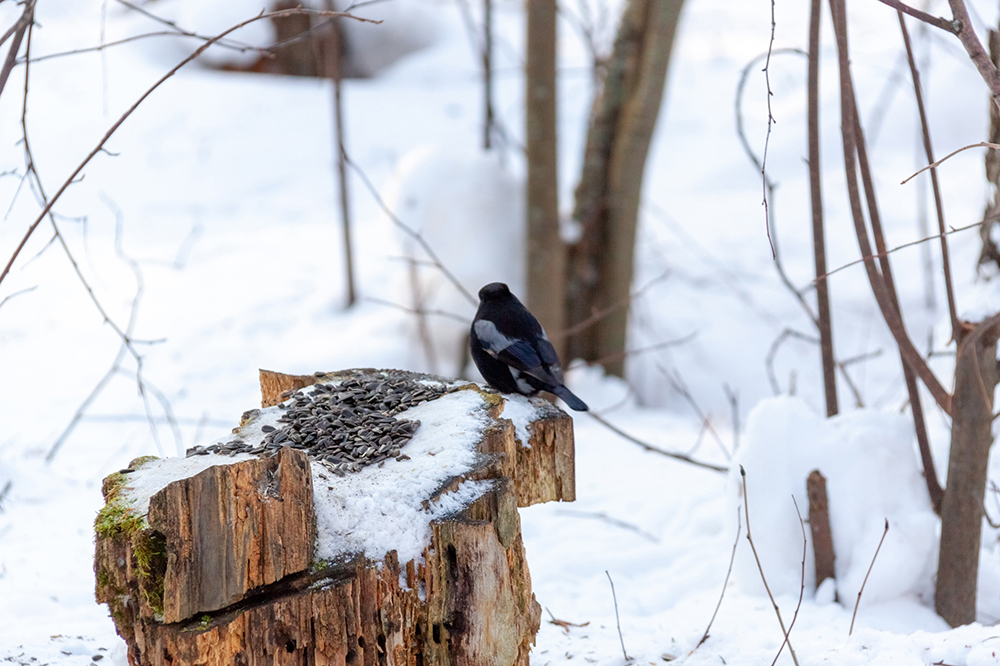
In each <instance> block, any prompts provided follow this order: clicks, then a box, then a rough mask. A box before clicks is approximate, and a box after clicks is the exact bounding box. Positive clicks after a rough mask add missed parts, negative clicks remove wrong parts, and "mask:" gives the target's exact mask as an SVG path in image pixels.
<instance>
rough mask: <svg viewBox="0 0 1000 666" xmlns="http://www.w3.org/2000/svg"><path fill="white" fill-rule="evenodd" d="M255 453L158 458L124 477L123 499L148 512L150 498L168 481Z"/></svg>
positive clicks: (137, 509) (242, 459)
mask: <svg viewBox="0 0 1000 666" xmlns="http://www.w3.org/2000/svg"><path fill="white" fill-rule="evenodd" d="M253 458H254V456H251V455H247V454H238V455H235V456H223V455H218V454H209V455H206V456H194V457H191V458H160V459H157V460H151V461H149V462H147V463H146V464H144V465H142V466H141V467H140V468H139V469H138V470H137V471H135V472H132V473H131V474H129V475H128V476H127V481H126V483H125V485H123V486H122V499H123V500H125V501H127V502H130V503H131V504H132V505H133V506H134V507H135V509H136V512H137V513H138V514H139V515H143V516H144V515H146V514H148V513H149V500H150V499H151V498H152V497H153V495H155V494H156V493H158V492H160V491H161V490H163V489H164V488H166V487H167V486H168V485H169V484H171V483H173V482H174V481H179V480H180V479H187V478H189V477H192V476H194V475H195V474H198V473H199V472H203V471H205V470H206V469H208V468H209V467H215V466H217V465H232V464H233V463H238V462H243V461H244V460H253Z"/></svg>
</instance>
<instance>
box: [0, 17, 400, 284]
mask: <svg viewBox="0 0 1000 666" xmlns="http://www.w3.org/2000/svg"><path fill="white" fill-rule="evenodd" d="M294 14H313V15H318V16H331V15H332V16H344V17H348V18H352V19H354V20H357V21H363V22H367V23H381V21H376V20H372V19H365V18H360V17H357V16H353V15H351V14H347V13H344V12H332V13H331V12H325V11H317V10H311V9H303V8H301V7H299V8H295V9H285V10H280V11H276V12H261V13H260V14H258V15H257V16H254V17H253V18H249V19H247V20H245V21H241V22H240V23H237V24H236V25H234V26H232V27H230V28H228V29H227V30H225V31H223V32H222V33H220V34H218V35H216V36H215V37H212V38H211V39H209V40H207V41H205V43H204V44H202V45H201V46H199V47H198V48H197V49H195V51H194V52H193V53H192V54H191V55H189V56H187V57H186V58H184V59H183V60H181V61H180V62H179V63H178V64H177V65H175V66H174V67H173V68H172V69H170V71H168V72H167V73H166V74H164V75H163V76H162V77H160V79H159V80H157V81H156V83H154V84H153V85H152V86H150V87H149V89H147V90H146V92H144V93H143V94H142V95H141V96H140V97H139V99H137V100H136V101H135V103H134V104H132V106H130V107H129V108H128V110H126V111H125V113H123V114H122V115H121V117H120V118H118V120H116V121H115V122H114V124H113V125H112V126H111V127H110V129H108V131H107V132H106V133H105V134H104V136H103V137H102V138H101V140H100V141H99V142H98V143H97V146H96V147H94V149H93V150H91V151H90V153H89V154H88V155H87V156H86V157H85V158H84V159H83V161H82V162H81V163H80V164H79V165H78V166H77V167H76V168H75V169H74V170H73V172H72V173H71V174H70V175H69V177H68V178H67V179H66V180H65V182H63V184H62V185H61V186H60V187H59V189H58V190H56V192H55V194H54V195H53V196H52V198H51V199H50V200H49V202H48V203H47V204H46V205H45V208H44V209H43V210H42V211H41V213H39V214H38V217H37V218H36V219H35V221H34V222H32V223H31V226H29V227H28V230H27V231H26V232H25V234H24V236H23V238H22V239H21V242H20V243H19V244H18V246H17V248H15V250H14V252H13V254H12V255H11V257H10V260H9V261H8V262H7V265H6V266H5V267H4V269H3V271H2V272H0V283H2V282H3V280H4V278H6V277H7V274H8V273H10V269H11V267H12V266H13V265H14V262H15V261H16V260H17V257H18V255H20V253H21V251H22V250H23V249H24V246H25V245H26V244H27V243H28V239H30V238H31V236H32V235H33V234H34V233H35V230H36V229H37V228H38V225H39V224H41V223H42V220H44V219H45V218H46V216H47V215H48V214H49V211H50V210H52V206H53V205H55V203H56V201H58V200H59V198H60V197H62V195H63V193H64V192H65V191H66V189H67V188H69V186H70V185H72V184H73V183H74V182H75V181H76V180H77V177H78V176H79V175H80V173H81V172H82V171H83V169H84V168H85V167H86V166H87V164H89V163H90V161H91V160H92V159H94V157H95V156H96V155H97V154H98V153H100V152H101V151H102V150H104V145H105V144H106V143H107V142H108V140H109V139H110V138H111V136H112V135H113V134H114V133H115V132H116V131H117V130H118V128H119V127H121V125H122V124H123V123H124V122H125V121H126V120H128V118H129V116H131V115H132V114H133V113H134V112H135V110H136V109H138V108H139V105H140V104H142V103H143V102H144V101H145V100H146V98H147V97H149V96H150V95H151V94H152V93H153V91H155V90H156V89H157V88H159V87H160V86H161V85H163V83H165V82H166V81H167V80H168V79H170V78H171V77H172V76H173V75H174V74H176V73H177V72H178V71H179V70H180V69H181V68H182V67H184V66H185V65H187V64H188V63H190V62H192V61H193V60H195V59H196V58H198V57H199V56H200V55H201V54H202V53H204V52H205V51H206V50H207V49H208V48H209V47H210V46H211V45H212V44H214V43H216V42H217V41H219V40H220V39H223V38H225V36H226V35H228V34H230V33H232V32H235V31H236V30H239V29H240V28H243V27H245V26H247V25H249V24H251V23H254V22H256V21H260V20H263V19H269V18H274V17H279V16H291V15H294Z"/></svg>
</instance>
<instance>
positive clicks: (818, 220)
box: [807, 0, 840, 584]
mask: <svg viewBox="0 0 1000 666" xmlns="http://www.w3.org/2000/svg"><path fill="white" fill-rule="evenodd" d="M822 9H823V7H822V0H812V2H811V6H810V9H809V76H808V93H807V97H808V100H807V104H808V108H809V111H808V115H809V118H808V135H809V140H808V143H809V203H810V206H811V209H812V233H813V262H814V265H815V267H816V323H817V324H818V328H819V349H820V358H821V360H822V363H823V394H824V397H825V398H826V415H827V416H835V415H836V414H837V413H839V412H840V407H839V405H838V404H837V368H836V365H835V364H834V356H833V324H832V318H831V315H830V285H829V281H828V280H827V278H826V236H825V235H824V233H823V187H822V178H821V172H820V164H819V146H820V137H819V27H820V15H821V14H822ZM817 584H819V579H818V577H817Z"/></svg>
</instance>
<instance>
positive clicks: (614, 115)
mask: <svg viewBox="0 0 1000 666" xmlns="http://www.w3.org/2000/svg"><path fill="white" fill-rule="evenodd" d="M682 5H683V0H629V2H628V5H627V6H626V8H625V12H624V14H623V15H622V20H621V25H620V26H619V28H618V35H617V37H616V39H615V45H614V50H613V52H612V55H611V59H610V61H609V63H608V66H607V73H606V75H605V78H604V86H603V90H602V91H601V92H600V94H596V95H595V98H594V106H593V110H592V112H591V122H590V128H589V130H588V134H587V147H586V150H585V153H584V164H583V173H582V175H581V177H580V184H579V185H578V186H577V190H576V206H575V209H574V212H573V218H574V219H575V220H576V221H577V222H579V223H580V225H581V226H582V236H581V239H580V241H579V242H578V243H577V244H576V245H575V246H574V247H573V248H572V249H571V254H570V260H569V267H568V286H567V312H568V320H569V322H570V323H571V324H578V323H580V322H582V321H584V320H586V319H588V318H589V317H591V316H592V315H593V313H594V312H595V311H599V312H601V313H602V314H603V315H604V316H602V317H600V318H598V319H597V322H596V323H595V324H594V325H593V326H591V327H589V328H587V329H585V330H584V331H582V332H581V333H579V334H578V335H575V336H573V337H572V338H571V339H570V342H569V350H570V353H569V356H570V357H583V358H586V359H589V360H597V359H602V358H611V359H614V360H608V361H606V362H605V363H604V366H605V369H606V370H607V371H608V372H610V373H612V374H615V375H619V376H621V375H622V374H623V372H624V356H625V354H624V352H625V342H626V329H627V324H628V312H629V307H628V301H629V292H630V288H631V284H632V268H633V255H634V250H635V234H636V223H637V218H638V212H639V204H640V201H641V195H642V182H643V172H644V170H645V168H646V156H647V154H648V152H649V144H650V141H651V139H652V136H653V130H654V129H655V127H656V120H657V116H658V115H659V111H660V104H661V102H662V100H663V90H664V86H665V84H666V75H667V66H668V65H669V63H670V52H671V49H672V47H673V41H674V34H675V33H676V31H677V24H678V20H679V18H680V12H681V6H682Z"/></svg>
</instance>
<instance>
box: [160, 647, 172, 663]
mask: <svg viewBox="0 0 1000 666" xmlns="http://www.w3.org/2000/svg"><path fill="white" fill-rule="evenodd" d="M163 661H165V662H168V663H173V661H174V658H173V657H172V656H171V654H170V652H169V651H167V648H163Z"/></svg>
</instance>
